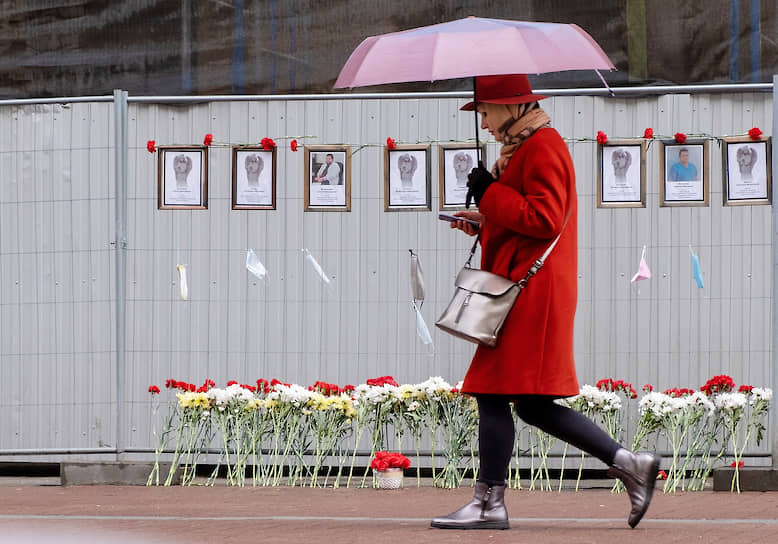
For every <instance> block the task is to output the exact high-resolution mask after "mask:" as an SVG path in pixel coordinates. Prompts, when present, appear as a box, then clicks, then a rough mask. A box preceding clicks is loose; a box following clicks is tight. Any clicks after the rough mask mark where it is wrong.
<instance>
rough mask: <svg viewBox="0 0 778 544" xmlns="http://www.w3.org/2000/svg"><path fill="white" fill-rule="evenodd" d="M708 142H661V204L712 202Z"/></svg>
mask: <svg viewBox="0 0 778 544" xmlns="http://www.w3.org/2000/svg"><path fill="white" fill-rule="evenodd" d="M709 145H710V144H709V141H708V140H707V139H694V140H692V139H689V140H686V142H684V143H682V144H679V143H678V142H676V141H675V140H665V141H660V142H659V149H660V172H662V183H661V184H660V186H659V193H660V195H659V196H660V205H661V206H707V205H708V204H709V201H710V183H709V181H710V180H709V176H710V171H709V167H708V164H709V162H710V161H709V157H708V149H709Z"/></svg>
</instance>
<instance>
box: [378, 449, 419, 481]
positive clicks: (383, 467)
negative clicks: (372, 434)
mask: <svg viewBox="0 0 778 544" xmlns="http://www.w3.org/2000/svg"><path fill="white" fill-rule="evenodd" d="M410 466H411V461H410V459H408V458H407V457H405V456H404V455H403V454H402V453H389V452H387V451H383V450H382V451H378V452H376V454H375V457H373V460H372V461H371V462H370V468H372V469H373V472H374V473H375V474H376V475H377V476H378V478H377V482H376V483H377V484H378V487H379V488H381V489H399V488H400V487H402V485H403V469H406V468H409V467H410ZM392 469H393V470H392Z"/></svg>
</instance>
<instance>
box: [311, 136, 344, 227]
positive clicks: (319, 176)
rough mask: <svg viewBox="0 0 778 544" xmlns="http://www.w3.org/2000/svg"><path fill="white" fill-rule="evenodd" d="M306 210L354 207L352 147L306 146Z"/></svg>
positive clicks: (340, 209)
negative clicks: (352, 201) (352, 193)
mask: <svg viewBox="0 0 778 544" xmlns="http://www.w3.org/2000/svg"><path fill="white" fill-rule="evenodd" d="M305 165H306V167H305V170H306V180H305V211H307V212H308V211H343V212H347V211H350V210H351V147H350V146H347V145H306V146H305Z"/></svg>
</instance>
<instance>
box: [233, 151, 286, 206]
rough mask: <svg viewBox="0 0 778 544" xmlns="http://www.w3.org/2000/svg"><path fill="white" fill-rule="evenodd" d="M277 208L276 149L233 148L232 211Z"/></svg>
mask: <svg viewBox="0 0 778 544" xmlns="http://www.w3.org/2000/svg"><path fill="white" fill-rule="evenodd" d="M275 208H276V149H275V148H273V149H272V150H269V151H268V150H265V149H264V148H262V147H247V146H233V148H232V209H233V210H274V209H275Z"/></svg>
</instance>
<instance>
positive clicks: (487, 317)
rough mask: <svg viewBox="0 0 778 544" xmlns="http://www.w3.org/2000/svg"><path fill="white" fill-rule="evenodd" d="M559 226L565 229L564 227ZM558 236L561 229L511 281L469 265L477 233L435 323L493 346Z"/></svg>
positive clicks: (459, 335)
mask: <svg viewBox="0 0 778 544" xmlns="http://www.w3.org/2000/svg"><path fill="white" fill-rule="evenodd" d="M565 222H567V221H565ZM562 228H563V230H564V226H563V227H562ZM561 235H562V233H561V232H560V233H559V235H558V236H557V237H556V238H555V239H554V241H553V242H551V245H549V246H548V249H546V251H545V253H543V255H542V256H541V257H540V258H539V259H538V260H536V261H535V262H534V263H532V266H530V268H529V270H528V271H527V275H526V276H524V277H523V278H522V279H520V280H519V281H517V282H512V281H511V280H509V279H507V278H504V277H502V276H499V275H497V274H493V273H491V272H487V271H486V270H479V269H477V268H472V267H471V266H470V263H471V261H472V260H473V256H474V255H475V250H476V247H477V246H478V242H479V240H480V239H481V235H480V234H479V235H478V237H476V239H475V242H474V243H473V248H472V249H471V250H470V257H468V259H467V261H466V262H465V266H463V267H462V270H460V271H459V274H457V279H456V281H455V282H454V286H455V288H456V289H455V291H454V296H453V298H452V299H451V302H449V303H448V306H446V309H445V310H444V311H443V314H442V315H441V316H440V318H439V319H438V321H437V322H436V323H435V325H436V326H437V327H438V328H440V329H442V330H444V331H446V332H447V333H449V334H452V335H454V336H457V337H459V338H462V339H464V340H467V341H469V342H473V343H475V344H482V345H484V346H489V347H494V346H496V345H497V340H498V338H499V336H500V331H501V330H502V326H503V324H504V323H505V319H506V318H507V317H508V313H509V312H510V311H511V308H513V304H514V303H515V302H516V299H517V298H518V296H519V294H520V293H521V291H522V290H523V289H524V287H526V285H527V282H528V281H529V279H530V278H531V277H532V276H534V275H535V274H536V273H537V272H538V270H540V269H541V267H542V266H543V263H544V262H545V260H546V257H548V255H549V253H551V250H552V249H554V246H555V245H556V243H557V241H559V236H561Z"/></svg>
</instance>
